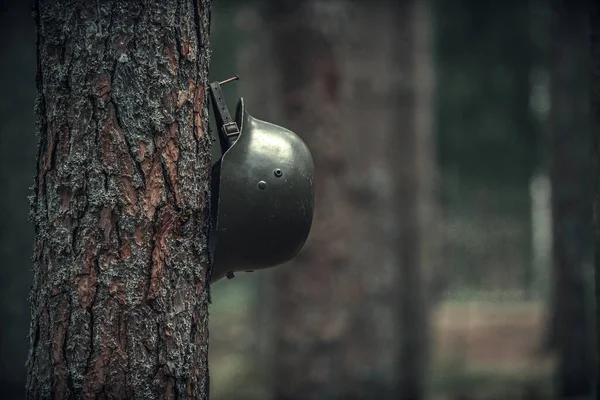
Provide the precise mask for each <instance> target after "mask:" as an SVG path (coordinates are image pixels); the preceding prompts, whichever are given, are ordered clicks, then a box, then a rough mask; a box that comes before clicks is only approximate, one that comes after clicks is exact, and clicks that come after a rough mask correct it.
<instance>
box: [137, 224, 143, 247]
mask: <svg viewBox="0 0 600 400" xmlns="http://www.w3.org/2000/svg"><path fill="white" fill-rule="evenodd" d="M144 229H145V226H138V227H137V228H135V244H137V245H138V246H141V245H142V244H144V240H143V239H144Z"/></svg>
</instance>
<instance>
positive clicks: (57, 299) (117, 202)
mask: <svg viewBox="0 0 600 400" xmlns="http://www.w3.org/2000/svg"><path fill="white" fill-rule="evenodd" d="M209 12H210V1H209V0H197V1H196V0H177V1H175V0H146V1H143V2H136V1H130V0H128V1H119V0H112V1H95V2H85V1H69V0H58V1H51V2H50V1H42V0H38V1H37V2H36V5H35V12H34V16H35V19H36V24H37V29H38V43H37V46H38V67H37V86H38V98H37V104H36V110H37V116H38V134H39V140H40V141H39V154H38V165H37V176H36V179H35V184H34V188H33V191H34V193H33V196H32V218H33V221H34V225H35V230H36V241H35V249H34V257H33V260H34V279H33V285H32V289H31V298H30V302H31V313H32V322H31V331H30V353H29V360H28V366H27V368H28V379H27V393H28V398H32V399H37V398H144V399H149V398H186V399H187V398H190V399H192V398H206V397H207V394H208V366H207V352H208V331H207V329H208V326H207V318H208V314H207V306H208V301H209V286H208V279H207V274H206V272H207V269H208V266H209V262H208V254H207V243H206V242H207V227H208V222H207V217H208V212H207V208H208V206H207V205H208V201H209V172H210V140H209V138H208V135H207V121H208V119H207V112H206V111H207V108H206V102H205V87H206V83H207V76H208V45H209V41H208V38H209V22H210V14H209Z"/></svg>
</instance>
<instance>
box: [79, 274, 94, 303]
mask: <svg viewBox="0 0 600 400" xmlns="http://www.w3.org/2000/svg"><path fill="white" fill-rule="evenodd" d="M75 288H76V290H77V297H78V298H79V306H80V307H81V308H83V309H89V308H90V307H91V306H92V303H93V302H94V297H96V270H95V269H94V268H92V269H91V270H90V272H89V274H83V275H78V276H76V277H75Z"/></svg>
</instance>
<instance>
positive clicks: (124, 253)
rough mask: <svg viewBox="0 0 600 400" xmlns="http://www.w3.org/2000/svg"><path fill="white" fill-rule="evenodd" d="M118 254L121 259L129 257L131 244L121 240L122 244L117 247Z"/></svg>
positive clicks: (124, 259)
mask: <svg viewBox="0 0 600 400" xmlns="http://www.w3.org/2000/svg"><path fill="white" fill-rule="evenodd" d="M119 256H120V257H121V260H122V261H127V260H129V259H130V258H131V245H130V244H129V242H128V241H126V240H124V241H123V244H122V245H121V248H120V249H119Z"/></svg>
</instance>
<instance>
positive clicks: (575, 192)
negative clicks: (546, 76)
mask: <svg viewBox="0 0 600 400" xmlns="http://www.w3.org/2000/svg"><path fill="white" fill-rule="evenodd" d="M552 4H553V24H554V26H553V31H552V33H553V47H552V53H551V54H552V64H551V65H552V70H551V102H552V105H551V112H550V126H551V133H552V166H551V173H550V176H551V180H552V213H553V218H552V219H553V237H554V240H553V246H554V247H553V260H554V266H553V271H554V276H553V279H554V280H553V282H554V295H553V299H554V310H553V313H554V315H553V318H554V322H553V331H554V341H555V348H556V350H557V355H558V371H557V373H558V377H557V384H558V388H557V390H558V395H559V396H560V397H561V398H569V397H575V396H587V395H590V394H591V393H592V390H593V384H592V383H593V378H592V373H593V366H594V358H593V352H592V351H590V347H591V346H592V343H593V341H592V336H593V325H592V321H593V319H592V312H591V308H590V307H589V306H588V305H589V304H590V303H591V298H592V296H591V291H592V287H591V285H590V284H589V282H590V281H591V279H590V277H591V272H592V271H591V263H590V262H589V260H590V254H589V253H590V251H589V249H590V241H589V240H588V237H591V225H590V220H591V213H590V211H591V209H590V207H589V204H590V203H591V199H592V195H591V188H592V184H591V175H590V173H589V171H591V170H592V167H591V165H590V162H589V160H590V153H589V149H590V141H589V136H588V135H587V131H588V127H589V124H588V118H587V116H588V97H587V87H588V80H587V76H586V74H582V70H583V68H584V67H585V66H586V65H588V63H587V57H586V56H587V54H588V52H587V44H588V25H587V11H586V8H585V7H584V4H585V3H584V2H581V3H577V4H575V3H573V2H567V1H565V0H556V1H554V2H553V3H552Z"/></svg>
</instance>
